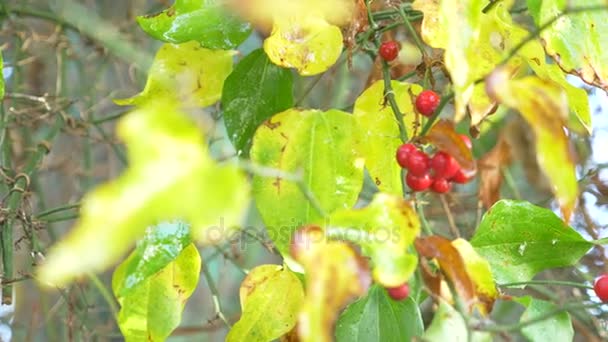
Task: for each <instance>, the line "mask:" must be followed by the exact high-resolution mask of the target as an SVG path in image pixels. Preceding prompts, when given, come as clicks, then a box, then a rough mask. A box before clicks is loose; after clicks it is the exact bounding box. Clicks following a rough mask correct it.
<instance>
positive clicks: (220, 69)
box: [114, 41, 234, 107]
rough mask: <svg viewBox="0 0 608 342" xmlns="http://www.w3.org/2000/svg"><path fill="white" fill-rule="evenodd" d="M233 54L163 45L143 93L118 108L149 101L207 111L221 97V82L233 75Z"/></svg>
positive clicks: (187, 45) (122, 101)
mask: <svg viewBox="0 0 608 342" xmlns="http://www.w3.org/2000/svg"><path fill="white" fill-rule="evenodd" d="M233 55H234V52H233V51H227V50H208V49H205V48H202V47H201V46H200V44H199V43H198V42H195V41H192V42H188V43H183V44H179V45H176V44H164V45H163V46H162V47H161V48H160V50H158V52H157V53H156V57H155V58H154V63H152V66H151V67H150V70H149V71H148V80H147V82H146V87H145V88H144V90H143V92H141V93H139V94H138V95H135V96H134V97H131V98H128V99H116V100H114V102H115V103H116V104H118V105H123V106H125V105H142V104H144V103H146V102H148V101H150V100H154V99H159V98H172V99H175V100H176V101H179V102H180V103H182V105H183V106H187V107H206V106H209V105H212V104H213V103H215V102H217V101H218V100H219V99H220V97H221V95H222V87H223V86H224V80H226V78H227V77H228V75H229V74H230V73H231V72H232V56H233Z"/></svg>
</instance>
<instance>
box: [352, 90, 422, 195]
mask: <svg viewBox="0 0 608 342" xmlns="http://www.w3.org/2000/svg"><path fill="white" fill-rule="evenodd" d="M391 87H392V88H393V92H394V93H395V99H396V100H397V105H399V110H400V111H401V113H402V114H403V119H404V122H405V126H406V128H407V130H408V132H413V129H414V123H415V121H416V120H415V114H414V107H413V105H412V104H413V103H414V101H413V99H412V95H418V94H420V92H421V91H422V87H421V86H419V85H417V84H410V83H404V82H397V81H392V82H391ZM353 115H354V117H355V120H356V122H357V129H358V130H359V131H360V133H359V134H360V135H361V137H362V138H363V139H365V143H364V144H360V145H359V147H360V148H361V155H363V157H364V158H365V166H366V168H367V170H368V171H369V174H370V176H371V177H372V179H373V180H374V182H375V183H376V185H377V186H378V188H379V189H380V191H383V192H387V193H390V194H395V195H401V194H402V191H403V189H402V186H401V182H402V180H401V167H400V166H399V165H398V164H397V163H396V162H395V152H396V151H397V148H398V147H399V145H401V144H402V142H401V139H400V137H399V126H398V124H397V121H396V120H395V114H393V110H392V108H391V106H389V105H388V103H387V102H386V101H385V99H384V82H383V81H377V82H375V83H374V84H372V85H371V86H370V87H369V88H367V89H365V91H364V92H363V93H362V94H361V95H360V96H359V97H358V98H357V101H355V107H354V109H353Z"/></svg>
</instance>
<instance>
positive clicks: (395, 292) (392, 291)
mask: <svg viewBox="0 0 608 342" xmlns="http://www.w3.org/2000/svg"><path fill="white" fill-rule="evenodd" d="M386 292H388V295H389V296H391V298H393V299H394V300H404V299H406V298H407V297H408V296H409V295H410V286H409V285H408V284H407V283H404V284H403V285H401V286H397V287H387V288H386Z"/></svg>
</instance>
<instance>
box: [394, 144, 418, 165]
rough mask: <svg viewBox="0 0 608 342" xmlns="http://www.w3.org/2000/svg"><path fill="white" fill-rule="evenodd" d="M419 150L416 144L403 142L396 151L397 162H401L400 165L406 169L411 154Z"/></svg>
mask: <svg viewBox="0 0 608 342" xmlns="http://www.w3.org/2000/svg"><path fill="white" fill-rule="evenodd" d="M417 150H418V149H417V148H416V146H415V145H414V144H403V145H401V146H399V148H398V149H397V153H396V158H397V163H398V164H399V166H401V167H402V168H404V169H405V168H407V161H408V158H409V156H410V155H411V154H412V153H413V152H415V151H417Z"/></svg>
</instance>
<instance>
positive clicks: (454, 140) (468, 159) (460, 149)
mask: <svg viewBox="0 0 608 342" xmlns="http://www.w3.org/2000/svg"><path fill="white" fill-rule="evenodd" d="M425 139H426V140H427V141H428V142H430V143H431V144H433V145H434V146H435V147H437V149H438V150H441V151H444V152H446V153H448V154H449V155H451V156H452V157H454V159H456V161H457V162H458V164H459V165H460V167H461V168H462V171H463V172H465V173H466V174H468V175H473V174H475V172H476V170H477V166H476V165H475V160H474V159H473V154H472V153H471V149H469V148H468V147H467V145H466V144H465V143H464V141H463V140H462V138H461V137H460V135H459V134H458V133H457V132H456V128H455V127H454V123H453V122H451V121H448V120H445V119H443V120H439V121H437V123H436V124H435V125H433V127H432V128H431V130H430V131H429V132H428V134H427V136H426V137H425Z"/></svg>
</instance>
